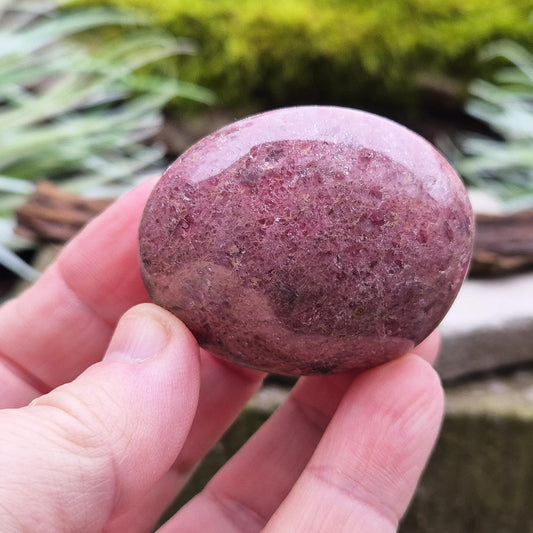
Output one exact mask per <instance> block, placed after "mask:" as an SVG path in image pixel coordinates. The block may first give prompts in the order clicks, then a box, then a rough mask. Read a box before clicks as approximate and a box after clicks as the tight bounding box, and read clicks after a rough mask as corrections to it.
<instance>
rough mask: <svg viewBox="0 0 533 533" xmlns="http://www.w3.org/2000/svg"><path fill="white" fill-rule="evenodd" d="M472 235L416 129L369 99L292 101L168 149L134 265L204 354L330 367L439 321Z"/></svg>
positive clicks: (450, 182) (453, 187)
mask: <svg viewBox="0 0 533 533" xmlns="http://www.w3.org/2000/svg"><path fill="white" fill-rule="evenodd" d="M472 235H473V217H472V211H471V207H470V204H469V201H468V198H467V195H466V192H465V189H464V186H463V184H462V182H461V181H460V179H459V178H458V176H457V175H456V174H455V172H454V171H453V169H452V168H451V166H450V165H449V164H448V163H447V162H446V160H445V159H444V158H443V157H442V156H441V155H440V154H439V153H438V152H437V151H436V150H435V149H434V148H433V147H432V146H431V145H430V144H429V143H428V142H427V141H425V140H423V139H422V138H421V137H419V136H418V135H416V134H415V133H413V132H411V131H409V130H408V129H406V128H404V127H402V126H400V125H399V124H397V123H394V122H391V121H390V120H387V119H384V118H382V117H378V116H376V115H373V114H369V113H364V112H361V111H356V110H351V109H344V108H337V107H318V106H317V107H294V108H287V109H281V110H277V111H271V112H269V113H264V114H260V115H256V116H252V117H250V118H247V119H244V120H242V121H239V122H236V123H234V124H232V125H230V126H227V127H225V128H223V129H221V130H219V131H217V132H215V133H213V134H212V135H210V136H208V137H206V138H204V139H203V140H201V141H200V142H198V143H197V144H196V145H194V146H193V147H192V148H190V149H189V150H188V151H187V152H186V153H184V154H183V155H182V156H181V157H180V158H179V159H177V160H176V162H175V163H174V164H173V165H172V166H171V167H170V168H169V169H168V170H167V171H166V172H165V174H164V175H163V177H162V178H161V180H160V181H159V183H158V185H157V186H156V188H155V190H154V191H153V193H152V195H151V197H150V199H149V201H148V203H147V206H146V209H145V212H144V215H143V219H142V223H141V228H140V258H141V270H142V275H143V279H144V281H145V284H146V287H147V289H148V291H149V293H150V295H151V297H152V299H153V301H154V302H155V303H157V304H159V305H161V306H163V307H165V308H166V309H168V310H170V311H171V312H172V313H174V314H175V315H176V316H178V317H179V318H180V319H181V320H183V321H184V322H185V324H186V325H187V326H188V327H189V328H190V329H191V331H192V332H193V334H194V335H195V336H196V338H197V339H198V341H199V343H200V344H201V345H202V346H204V347H205V348H207V349H208V350H210V351H211V352H212V353H214V354H216V355H218V356H220V357H223V358H226V359H228V360H230V361H235V362H238V363H241V364H243V365H246V366H250V367H254V368H259V369H263V370H267V371H271V372H276V373H283V374H293V375H305V374H322V373H334V372H335V373H336V372H345V371H349V370H362V369H365V368H368V367H371V366H375V365H378V364H380V363H383V362H385V361H388V360H390V359H392V358H395V357H398V356H400V355H402V354H404V353H406V352H407V351H409V350H411V349H412V348H413V347H414V346H415V345H416V344H417V343H419V342H420V341H422V340H423V339H424V338H425V337H426V336H427V335H428V334H429V333H430V332H431V331H432V330H433V329H434V328H435V327H436V326H437V325H438V324H439V322H440V321H441V320H442V318H443V317H444V315H445V313H446V312H447V310H448V309H449V307H450V305H451V303H452V302H453V300H454V298H455V296H456V294H457V292H458V291H459V288H460V286H461V283H462V281H463V279H464V277H465V275H466V272H467V269H468V265H469V262H470V258H471V253H472Z"/></svg>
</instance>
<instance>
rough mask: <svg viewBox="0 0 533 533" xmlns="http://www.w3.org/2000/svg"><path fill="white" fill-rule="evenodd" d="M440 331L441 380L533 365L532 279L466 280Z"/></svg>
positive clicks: (520, 277) (438, 365)
mask: <svg viewBox="0 0 533 533" xmlns="http://www.w3.org/2000/svg"><path fill="white" fill-rule="evenodd" d="M440 331H441V335H442V349H441V354H440V357H439V360H438V361H437V364H436V368H437V370H438V372H439V374H440V375H441V377H442V379H443V380H453V379H456V378H460V377H463V376H466V375H470V374H475V373H479V372H484V371H487V370H492V369H495V368H505V367H512V366H516V365H519V364H523V363H526V362H533V273H528V274H521V275H515V276H510V277H508V278H502V279H497V280H494V279H492V280H471V279H468V280H467V281H466V282H465V284H464V285H463V287H462V289H461V291H460V292H459V295H458V296H457V299H456V301H455V302H454V304H453V306H452V308H451V309H450V311H449V313H448V315H447V316H446V318H445V319H444V321H443V322H442V324H441V326H440Z"/></svg>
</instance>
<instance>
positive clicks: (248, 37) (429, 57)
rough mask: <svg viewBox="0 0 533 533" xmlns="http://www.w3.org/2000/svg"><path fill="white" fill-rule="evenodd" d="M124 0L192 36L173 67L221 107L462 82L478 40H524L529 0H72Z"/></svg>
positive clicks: (382, 99)
mask: <svg viewBox="0 0 533 533" xmlns="http://www.w3.org/2000/svg"><path fill="white" fill-rule="evenodd" d="M74 2H75V3H85V4H87V3H99V4H101V3H107V4H114V5H118V6H134V7H137V8H143V9H146V10H148V11H149V12H151V13H152V14H153V16H154V18H155V20H156V21H157V23H158V24H161V25H162V26H164V27H166V28H168V29H170V30H171V31H172V32H174V33H175V34H176V35H179V36H185V37H190V38H192V39H194V40H195V41H197V42H198V44H199V50H200V51H199V53H198V54H197V55H195V56H191V57H189V58H186V59H182V58H180V62H181V63H180V72H181V75H182V76H183V77H184V78H185V79H187V80H188V81H194V82H197V83H199V84H201V85H204V86H206V87H208V88H211V89H213V90H214V91H215V92H216V93H217V94H218V97H219V103H220V105H223V106H242V105H244V104H251V105H253V106H256V107H271V106H275V105H288V104H301V103H329V104H343V105H358V106H365V107H376V106H380V105H382V104H383V103H387V104H392V105H404V106H405V105H414V106H416V98H417V96H418V92H417V88H418V80H419V79H420V76H422V75H423V76H425V77H426V78H427V75H428V74H429V75H433V74H438V75H440V76H442V75H446V76H451V77H453V78H457V79H458V80H459V81H461V82H465V81H468V80H470V79H472V78H473V77H474V76H477V75H479V74H480V73H482V70H483V67H482V66H481V65H480V64H479V62H478V60H477V51H478V50H479V48H480V47H481V46H482V45H483V44H485V43H487V42H489V41H492V40H494V39H497V38H500V37H510V38H513V39H516V40H517V41H519V42H522V43H526V44H533V32H532V31H531V26H530V23H529V13H530V10H531V9H532V7H533V6H532V2H531V0H513V2H509V1H508V0H490V1H488V0H381V1H380V2H368V1H367V0H285V1H284V2H257V1H255V0H217V1H216V2H214V1H212V0H190V1H187V2H183V1H181V0H167V1H165V2H160V1H159V0H74Z"/></svg>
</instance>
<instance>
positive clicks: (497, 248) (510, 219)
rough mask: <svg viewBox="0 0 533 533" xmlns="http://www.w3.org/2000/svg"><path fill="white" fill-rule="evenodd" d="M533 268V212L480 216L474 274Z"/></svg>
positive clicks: (473, 267)
mask: <svg viewBox="0 0 533 533" xmlns="http://www.w3.org/2000/svg"><path fill="white" fill-rule="evenodd" d="M531 268H533V210H526V211H520V212H518V213H513V214H509V215H498V216H496V215H477V216H476V237H475V241H474V259H473V262H472V268H471V274H472V275H491V274H492V275H494V274H505V273H510V272H517V271H522V270H528V269H531Z"/></svg>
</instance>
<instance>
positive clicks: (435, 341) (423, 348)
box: [413, 329, 441, 365]
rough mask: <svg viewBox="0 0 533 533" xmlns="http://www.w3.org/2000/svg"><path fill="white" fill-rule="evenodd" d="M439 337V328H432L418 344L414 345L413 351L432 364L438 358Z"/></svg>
mask: <svg viewBox="0 0 533 533" xmlns="http://www.w3.org/2000/svg"><path fill="white" fill-rule="evenodd" d="M440 344H441V338H440V333H439V330H438V329H436V330H434V331H433V332H432V333H431V334H430V335H429V336H428V337H426V338H425V339H424V340H423V341H422V342H421V343H420V344H418V345H417V346H415V347H414V349H413V353H415V354H416V355H418V356H420V357H422V358H423V359H425V360H426V361H427V362H428V363H430V364H432V365H434V364H435V361H436V360H437V358H438V355H439V350H440Z"/></svg>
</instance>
